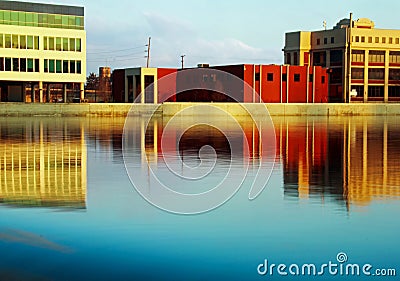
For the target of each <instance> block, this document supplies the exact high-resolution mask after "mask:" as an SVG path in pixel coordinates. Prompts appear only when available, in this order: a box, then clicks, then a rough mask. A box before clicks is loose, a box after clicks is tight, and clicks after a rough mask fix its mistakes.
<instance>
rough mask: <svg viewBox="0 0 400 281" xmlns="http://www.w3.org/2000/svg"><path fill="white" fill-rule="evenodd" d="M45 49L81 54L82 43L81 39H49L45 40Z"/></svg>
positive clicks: (45, 38)
mask: <svg viewBox="0 0 400 281" xmlns="http://www.w3.org/2000/svg"><path fill="white" fill-rule="evenodd" d="M43 49H44V50H50V51H70V52H81V51H82V41H81V39H80V38H62V37H47V36H45V37H44V38H43Z"/></svg>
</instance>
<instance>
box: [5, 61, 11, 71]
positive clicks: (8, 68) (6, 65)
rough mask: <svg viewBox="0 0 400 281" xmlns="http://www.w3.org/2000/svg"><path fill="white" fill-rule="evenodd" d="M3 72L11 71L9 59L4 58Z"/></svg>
mask: <svg viewBox="0 0 400 281" xmlns="http://www.w3.org/2000/svg"><path fill="white" fill-rule="evenodd" d="M5 70H6V71H11V58H5Z"/></svg>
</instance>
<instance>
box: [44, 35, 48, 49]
mask: <svg viewBox="0 0 400 281" xmlns="http://www.w3.org/2000/svg"><path fill="white" fill-rule="evenodd" d="M48 48H49V47H48V38H47V37H46V36H45V37H43V49H44V50H47V49H48Z"/></svg>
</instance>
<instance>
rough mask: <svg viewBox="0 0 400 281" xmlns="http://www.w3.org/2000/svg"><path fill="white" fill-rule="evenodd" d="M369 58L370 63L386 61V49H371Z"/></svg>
mask: <svg viewBox="0 0 400 281" xmlns="http://www.w3.org/2000/svg"><path fill="white" fill-rule="evenodd" d="M368 60H369V62H370V63H384V62H385V51H370V52H369V59H368Z"/></svg>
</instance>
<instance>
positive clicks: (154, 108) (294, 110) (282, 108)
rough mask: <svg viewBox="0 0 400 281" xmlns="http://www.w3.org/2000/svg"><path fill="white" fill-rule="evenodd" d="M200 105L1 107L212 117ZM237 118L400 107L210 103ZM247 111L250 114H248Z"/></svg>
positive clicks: (3, 107) (32, 112)
mask: <svg viewBox="0 0 400 281" xmlns="http://www.w3.org/2000/svg"><path fill="white" fill-rule="evenodd" d="M198 105H204V104H199V103H165V104H162V105H154V104H88V103H86V104H38V103H36V104H31V103H30V104H26V103H0V116H126V115H127V114H128V112H129V111H130V113H131V114H133V115H149V114H153V113H154V112H155V114H156V115H160V116H161V115H164V116H173V115H175V114H176V113H177V112H179V111H182V110H184V112H183V113H184V114H185V115H208V114H209V113H208V112H207V111H205V110H204V107H203V108H202V107H201V106H200V107H199V106H198ZM205 105H213V106H216V107H218V108H220V109H222V110H223V111H226V112H228V113H230V114H233V115H235V116H244V115H248V111H250V112H252V114H253V115H256V116H257V115H264V114H265V107H267V109H268V111H269V113H270V114H271V115H273V116H376V115H381V116H382V115H389V116H390V115H400V104H383V103H374V104H372V103H366V104H363V103H354V104H237V103H236V104H235V103H207V104H205ZM246 109H247V110H246Z"/></svg>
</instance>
